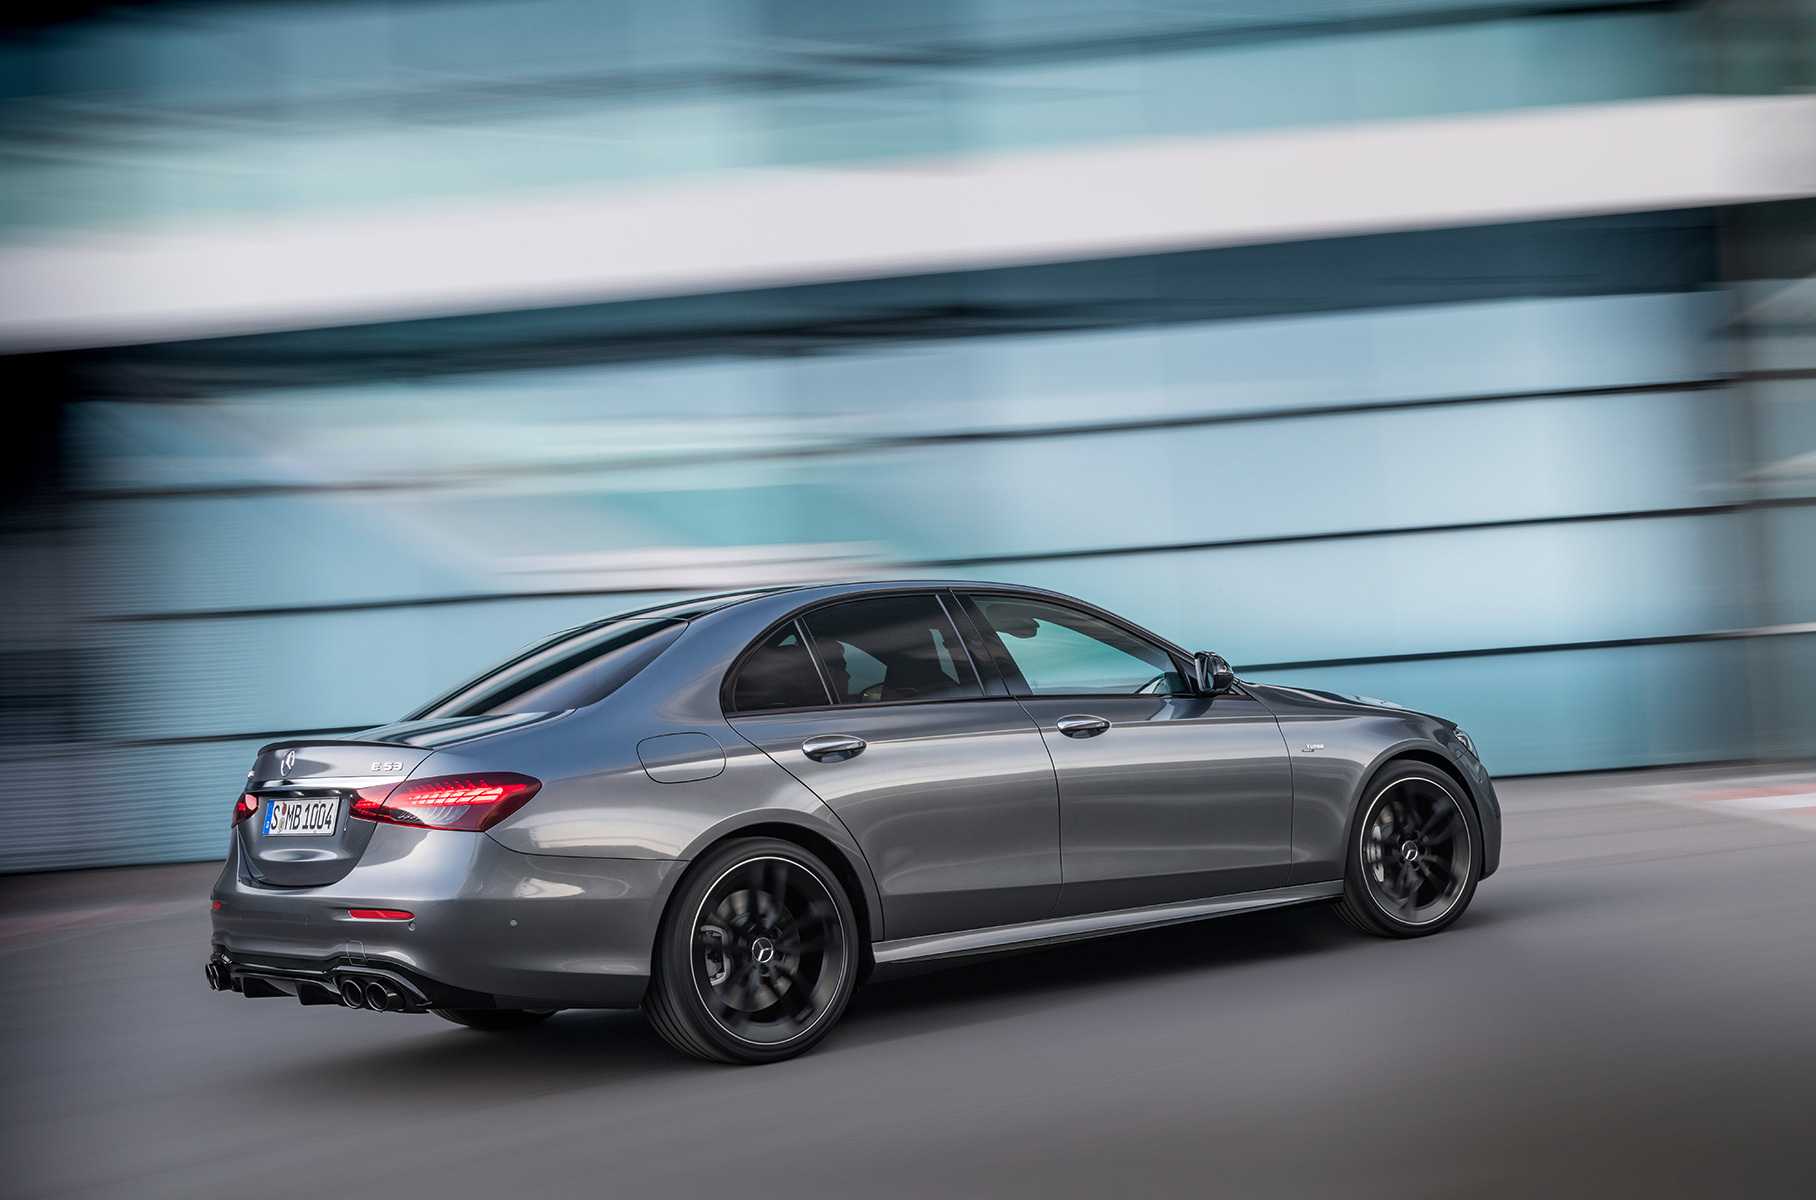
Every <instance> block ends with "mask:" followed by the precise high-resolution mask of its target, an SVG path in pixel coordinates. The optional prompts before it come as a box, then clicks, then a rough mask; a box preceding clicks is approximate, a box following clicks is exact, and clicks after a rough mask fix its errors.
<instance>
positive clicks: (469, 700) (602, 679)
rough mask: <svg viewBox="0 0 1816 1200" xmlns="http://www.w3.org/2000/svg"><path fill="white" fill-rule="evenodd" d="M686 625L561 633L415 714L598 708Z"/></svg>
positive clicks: (640, 624) (632, 624) (639, 624)
mask: <svg viewBox="0 0 1816 1200" xmlns="http://www.w3.org/2000/svg"><path fill="white" fill-rule="evenodd" d="M686 628H687V622H685V621H661V620H658V621H614V622H612V623H610V624H607V625H595V626H590V627H588V628H585V629H581V630H573V631H569V632H567V633H562V634H557V635H555V636H554V637H552V638H550V639H549V640H548V641H546V642H540V643H538V644H537V645H534V646H532V647H530V648H529V649H528V650H526V651H524V652H523V653H521V654H518V655H517V656H516V657H514V658H512V659H511V660H509V661H508V662H506V663H504V664H502V665H501V666H498V667H494V668H493V669H492V670H490V671H487V672H486V673H485V674H483V675H481V676H479V677H478V678H477V679H474V680H472V681H471V682H469V683H465V684H462V685H461V686H460V687H458V688H456V689H455V690H454V691H452V692H449V693H448V694H447V695H445V696H443V697H441V698H440V699H439V700H436V701H434V702H433V703H432V704H430V705H429V706H428V707H427V708H423V709H420V710H418V711H417V712H414V713H412V714H410V719H411V720H418V719H422V718H426V717H492V716H509V715H514V714H518V713H549V712H562V711H565V710H567V709H570V708H585V707H586V706H587V705H589V704H597V703H598V702H599V701H601V700H603V699H605V698H606V697H607V696H609V695H611V694H612V693H613V692H615V691H617V690H618V689H619V688H621V687H623V686H624V685H625V684H626V683H628V682H630V681H631V679H633V678H635V677H636V675H637V673H638V672H639V671H641V670H643V668H645V667H647V666H649V665H650V664H651V663H652V662H654V661H656V658H657V656H658V655H660V654H661V653H662V652H663V651H664V650H666V649H668V647H669V644H670V643H672V642H673V641H674V640H675V639H676V638H678V637H680V636H681V631H682V630H683V629H686Z"/></svg>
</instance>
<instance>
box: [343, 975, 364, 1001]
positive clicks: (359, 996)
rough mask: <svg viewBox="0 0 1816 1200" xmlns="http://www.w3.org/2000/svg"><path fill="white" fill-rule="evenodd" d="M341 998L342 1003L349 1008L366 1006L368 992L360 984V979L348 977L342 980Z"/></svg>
mask: <svg viewBox="0 0 1816 1200" xmlns="http://www.w3.org/2000/svg"><path fill="white" fill-rule="evenodd" d="M340 998H341V1003H342V1004H345V1005H346V1006H347V1007H348V1008H364V1007H366V993H365V990H364V989H363V988H361V987H360V986H359V980H357V979H353V978H351V977H346V978H343V979H342V980H341V981H340Z"/></svg>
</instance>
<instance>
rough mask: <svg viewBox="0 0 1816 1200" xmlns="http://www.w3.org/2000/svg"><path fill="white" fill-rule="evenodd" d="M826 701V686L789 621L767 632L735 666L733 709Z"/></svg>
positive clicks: (812, 704)
mask: <svg viewBox="0 0 1816 1200" xmlns="http://www.w3.org/2000/svg"><path fill="white" fill-rule="evenodd" d="M825 703H826V689H825V688H824V687H822V686H820V675H819V672H818V671H815V670H814V668H813V659H812V658H810V657H808V654H807V647H806V646H805V645H803V644H802V642H801V638H800V635H799V634H798V633H797V632H796V631H795V623H794V622H792V621H791V622H789V623H788V624H786V625H784V626H782V628H780V629H778V630H776V632H774V633H772V634H770V635H769V638H768V640H766V641H765V642H764V643H763V644H762V645H761V646H758V647H757V649H756V650H755V651H754V652H752V654H751V656H750V657H749V658H747V659H745V660H744V664H743V665H742V666H740V667H739V668H738V678H737V680H736V681H735V682H734V683H733V684H732V690H731V706H732V708H733V710H734V711H736V712H761V711H762V710H764V709H766V708H816V707H823V706H824V705H825Z"/></svg>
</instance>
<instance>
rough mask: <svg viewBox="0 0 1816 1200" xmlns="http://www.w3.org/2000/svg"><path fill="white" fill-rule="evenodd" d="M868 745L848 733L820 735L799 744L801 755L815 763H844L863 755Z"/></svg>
mask: <svg viewBox="0 0 1816 1200" xmlns="http://www.w3.org/2000/svg"><path fill="white" fill-rule="evenodd" d="M869 744H870V743H868V742H866V741H865V740H864V739H863V738H861V737H853V736H852V735H851V734H849V733H822V734H819V735H817V736H815V737H810V738H808V739H807V740H806V741H804V742H802V743H801V753H802V754H805V755H806V756H807V757H808V758H811V759H813V760H814V761H815V762H844V761H845V760H846V759H848V758H856V757H857V756H858V755H860V754H862V753H864V747H865V746H867V745H869Z"/></svg>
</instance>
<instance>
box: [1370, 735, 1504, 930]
mask: <svg viewBox="0 0 1816 1200" xmlns="http://www.w3.org/2000/svg"><path fill="white" fill-rule="evenodd" d="M1365 795H1366V796H1367V797H1368V799H1367V801H1366V803H1365V806H1364V807H1363V809H1362V812H1361V815H1360V817H1359V819H1358V820H1357V822H1356V825H1355V827H1354V828H1353V829H1352V830H1351V832H1350V849H1349V863H1348V870H1347V872H1346V877H1345V886H1344V898H1343V900H1342V901H1341V902H1340V903H1339V905H1338V911H1339V912H1340V913H1341V914H1342V915H1343V917H1344V919H1345V920H1347V921H1349V923H1350V924H1352V925H1354V926H1356V927H1357V928H1359V929H1362V930H1364V931H1365V932H1368V933H1376V934H1381V935H1384V936H1387V937H1419V936H1422V935H1424V934H1428V933H1436V932H1437V931H1438V930H1440V929H1443V928H1445V927H1446V926H1448V925H1449V924H1450V923H1451V922H1453V921H1455V920H1456V919H1457V918H1458V917H1460V916H1461V915H1462V914H1463V910H1464V909H1465V908H1467V907H1468V905H1469V901H1470V898H1471V897H1472V896H1473V895H1474V894H1475V885H1476V879H1477V877H1478V876H1479V875H1480V874H1481V853H1482V852H1481V834H1480V826H1479V825H1478V823H1477V821H1476V818H1475V813H1474V809H1473V808H1472V807H1471V805H1470V803H1469V801H1468V800H1467V799H1466V798H1465V797H1464V793H1463V789H1462V786H1461V785H1460V784H1458V783H1457V781H1456V780H1454V779H1450V778H1447V777H1446V776H1444V775H1443V774H1442V773H1441V772H1439V771H1438V770H1436V769H1435V768H1433V767H1428V766H1425V765H1423V764H1417V763H1405V764H1399V765H1395V766H1392V767H1389V768H1388V769H1387V770H1386V771H1384V772H1382V773H1381V775H1380V776H1378V777H1377V778H1376V779H1375V780H1374V781H1373V782H1372V783H1371V784H1370V786H1369V789H1368V791H1367V792H1366V793H1365Z"/></svg>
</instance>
